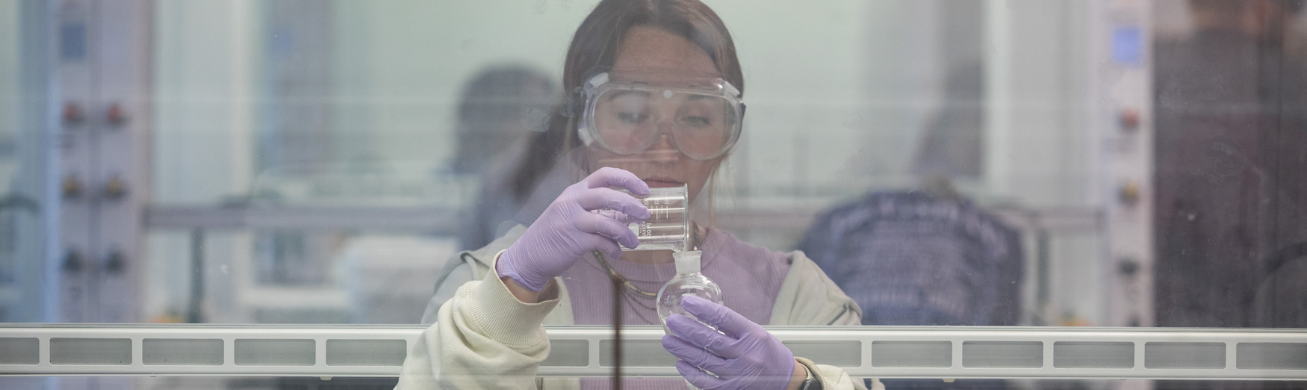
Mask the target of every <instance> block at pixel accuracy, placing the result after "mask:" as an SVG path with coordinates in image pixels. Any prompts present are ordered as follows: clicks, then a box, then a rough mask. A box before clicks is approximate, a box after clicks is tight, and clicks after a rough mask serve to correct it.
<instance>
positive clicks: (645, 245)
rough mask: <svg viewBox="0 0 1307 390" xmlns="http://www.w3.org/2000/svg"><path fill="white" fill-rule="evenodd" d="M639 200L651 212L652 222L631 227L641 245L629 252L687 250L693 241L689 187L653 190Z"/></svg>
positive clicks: (638, 197)
mask: <svg viewBox="0 0 1307 390" xmlns="http://www.w3.org/2000/svg"><path fill="white" fill-rule="evenodd" d="M622 192H627V193H630V192H628V191H625V190H623V191H622ZM636 198H637V199H640V203H643V204H644V207H646V208H648V209H649V219H647V220H645V221H644V222H641V223H632V224H631V225H630V227H631V231H632V232H635V236H636V237H637V238H639V239H640V245H639V246H637V247H636V248H635V249H627V250H632V251H640V250H646V251H647V250H668V249H670V250H673V251H681V250H685V248H686V244H687V243H688V242H689V241H690V210H689V206H690V199H689V187H687V186H686V185H684V184H682V185H681V186H680V187H660V188H650V189H649V195H648V196H643V197H641V196H637V197H636Z"/></svg>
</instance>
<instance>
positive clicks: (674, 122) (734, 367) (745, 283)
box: [397, 0, 862, 390]
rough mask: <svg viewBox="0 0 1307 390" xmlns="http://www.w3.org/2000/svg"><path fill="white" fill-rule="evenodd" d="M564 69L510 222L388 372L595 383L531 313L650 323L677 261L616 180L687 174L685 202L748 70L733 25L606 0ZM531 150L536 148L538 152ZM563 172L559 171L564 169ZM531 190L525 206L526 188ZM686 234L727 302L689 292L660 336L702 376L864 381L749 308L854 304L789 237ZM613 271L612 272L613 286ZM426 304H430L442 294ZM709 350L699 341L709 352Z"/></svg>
mask: <svg viewBox="0 0 1307 390" xmlns="http://www.w3.org/2000/svg"><path fill="white" fill-rule="evenodd" d="M563 86H564V88H565V91H573V93H572V95H571V96H570V97H569V99H568V101H567V103H566V104H564V105H563V107H562V108H561V109H560V110H559V112H558V114H557V115H555V116H553V117H552V118H551V120H550V127H549V129H548V130H547V132H546V133H544V134H543V135H542V137H554V138H544V139H542V142H541V143H542V144H543V145H544V146H545V148H544V149H540V150H537V152H539V151H545V152H547V153H546V154H547V155H548V156H549V157H550V158H548V159H546V158H542V157H540V156H536V157H533V158H527V164H528V165H526V166H525V168H526V169H524V172H525V173H524V174H523V175H522V176H523V177H535V176H537V175H534V174H532V173H531V172H533V170H534V172H539V171H538V170H540V169H544V168H541V167H542V166H543V165H544V164H542V162H543V161H548V160H552V159H553V156H554V155H557V154H562V156H561V157H559V158H558V159H557V161H558V162H557V163H555V164H554V165H553V166H552V169H550V170H549V173H548V174H547V175H544V178H543V179H541V180H540V181H541V182H540V184H539V185H538V186H537V187H536V190H535V191H534V194H533V195H532V198H533V199H532V200H528V201H527V203H526V208H525V209H524V210H523V212H522V213H519V218H518V220H519V221H521V222H523V223H524V224H526V225H529V226H526V227H522V226H518V227H517V228H514V229H512V230H511V231H509V232H508V233H507V234H506V235H505V236H504V237H501V238H500V239H498V240H496V241H495V242H492V243H491V244H490V245H488V246H487V247H485V248H482V249H480V250H477V251H473V252H464V253H461V254H460V255H458V256H456V258H457V259H458V261H451V262H450V263H449V264H450V265H448V266H447V267H446V269H447V271H446V272H445V273H444V275H443V276H442V281H441V282H439V283H438V284H439V287H438V292H437V296H436V297H435V298H433V299H432V305H431V306H429V308H428V316H427V317H428V319H431V320H435V322H436V325H433V326H431V327H430V328H428V329H427V330H426V331H424V332H423V335H422V341H421V342H419V343H416V344H415V345H413V346H412V347H411V349H410V351H409V356H408V359H407V360H406V361H405V363H404V369H403V371H402V374H401V377H400V384H399V386H398V387H397V388H403V389H414V388H435V387H441V388H537V387H543V388H546V389H552V388H578V387H579V388H607V387H608V386H609V382H610V380H608V379H605V378H587V379H582V380H576V379H571V380H567V379H557V380H554V379H549V380H542V381H540V382H539V383H538V382H537V380H536V378H535V373H536V368H537V367H538V365H539V364H540V362H542V361H543V360H544V359H545V358H546V357H547V356H548V353H549V345H548V340H547V339H546V338H545V334H544V330H543V328H542V326H541V325H542V324H551V325H554V324H557V325H564V324H596V325H607V324H611V323H612V318H613V315H612V313H611V308H612V299H622V300H623V306H625V307H626V310H624V311H623V313H622V319H621V321H622V323H623V324H649V325H652V324H658V323H659V319H658V315H657V313H656V311H655V309H654V304H653V301H654V300H653V296H654V295H655V293H656V292H657V291H658V288H659V286H661V285H662V284H663V283H664V282H665V281H667V280H668V279H670V278H671V277H672V276H673V275H674V274H675V271H674V267H673V265H672V257H671V252H670V251H627V252H623V251H622V249H621V247H626V248H634V247H636V246H637V245H638V241H637V240H636V237H635V235H634V234H633V233H632V232H631V231H630V230H629V229H628V228H627V225H626V223H627V222H633V221H639V220H643V219H645V218H648V216H649V214H648V210H647V209H645V207H644V206H643V205H641V204H640V203H639V202H638V201H637V200H636V199H635V198H634V197H632V196H631V195H628V194H625V193H622V192H619V191H616V190H614V188H618V189H625V190H626V191H629V192H630V193H632V194H635V195H637V196H638V195H644V194H647V193H648V191H649V187H650V186H680V185H686V186H687V187H688V192H689V195H690V197H691V200H692V203H697V204H700V205H704V204H710V202H708V196H707V194H706V192H705V191H704V189H705V188H706V187H707V185H708V182H709V181H710V178H711V177H712V176H713V174H714V173H715V172H716V170H717V168H718V167H719V166H720V164H721V162H722V160H723V159H725V158H726V156H727V154H728V152H729V151H730V148H731V146H732V145H733V144H734V142H735V140H736V139H738V137H739V132H740V129H741V126H740V121H741V120H742V118H743V109H744V107H743V104H742V103H740V100H739V99H740V95H741V93H740V91H742V90H743V87H744V80H743V76H742V74H741V71H740V66H739V62H738V60H737V58H736V55H735V48H734V43H732V41H731V37H730V34H729V33H728V32H727V31H726V28H725V26H724V25H723V23H722V22H721V20H720V19H719V18H718V17H717V15H716V14H715V13H713V11H712V10H711V9H709V8H708V7H707V6H705V5H703V4H702V3H699V2H698V1H696V0H604V1H602V2H601V3H600V4H599V5H598V6H596V7H595V10H594V11H593V12H592V13H591V14H590V15H589V16H588V17H587V18H586V19H585V21H584V22H582V24H581V26H580V28H578V29H577V32H576V35H575V36H574V37H573V40H572V44H571V46H570V48H569V50H568V53H567V60H566V63H565V67H564V78H563ZM533 160H534V162H532V161H533ZM558 183H565V184H566V187H565V188H562V189H558V188H557V187H561V186H562V185H559V184H558ZM533 205H534V206H533ZM691 231H692V234H691V235H692V238H691V241H692V243H691V244H690V245H691V246H694V247H697V248H699V249H700V250H702V252H703V260H702V262H703V273H704V274H706V275H708V276H709V277H711V278H713V279H714V280H716V281H717V282H718V284H719V285H720V286H721V287H722V291H723V301H724V303H725V305H724V306H722V305H717V304H714V303H711V302H708V301H704V300H697V301H696V300H692V299H687V300H686V301H685V304H684V306H685V308H686V310H687V311H689V312H690V313H692V314H695V316H696V317H698V318H699V319H701V320H703V321H705V322H706V323H709V324H712V325H714V326H716V327H717V328H718V329H720V330H722V331H723V333H725V334H722V333H718V332H715V331H713V330H712V329H710V328H708V327H707V326H704V325H703V324H701V323H699V322H696V321H694V320H692V319H689V318H687V317H684V316H679V315H673V316H671V317H669V318H668V320H667V324H668V327H669V328H670V329H671V331H672V332H673V334H674V335H669V336H667V337H665V338H664V339H663V346H664V348H666V349H667V351H668V352H670V353H671V354H672V355H675V356H676V357H678V358H679V359H680V360H681V361H680V362H678V363H677V370H678V371H679V372H680V373H681V374H682V376H683V377H684V378H685V379H686V380H687V381H689V382H690V383H692V384H694V385H695V386H696V387H699V388H703V389H744V388H750V389H753V388H758V389H778V390H779V389H798V388H802V387H803V386H805V385H806V386H807V388H818V387H820V388H824V389H853V388H861V387H862V385H861V383H854V382H853V381H852V380H850V378H849V376H848V375H847V374H845V373H844V372H843V371H842V370H840V369H838V368H835V367H829V366H821V365H816V364H813V363H812V362H811V361H810V360H807V359H804V358H801V357H795V356H793V355H792V354H791V353H790V351H789V350H788V349H787V348H785V346H784V345H782V344H781V343H780V341H779V340H777V339H776V338H775V337H774V336H772V335H770V334H769V333H767V332H766V331H765V330H763V329H762V327H761V326H759V324H772V325H784V324H792V325H830V324H841V325H854V324H858V323H859V321H860V318H861V310H859V309H858V307H857V304H855V303H854V302H853V301H852V300H850V299H849V298H848V297H847V296H845V295H844V293H843V292H842V291H840V289H839V288H838V287H836V286H835V284H834V283H832V282H831V281H830V279H829V278H827V277H826V276H825V275H824V274H823V273H822V272H821V271H820V270H819V269H818V268H817V267H816V265H814V264H813V263H812V262H811V261H810V260H808V258H806V257H805V256H804V255H803V254H802V253H800V252H794V253H789V254H785V253H778V252H772V251H768V250H765V249H762V248H757V247H754V246H751V245H749V244H746V243H744V242H741V241H739V240H738V239H736V238H735V237H734V236H732V235H731V234H729V233H727V232H724V231H721V230H718V229H713V228H710V227H702V226H699V225H695V226H694V227H692V229H691ZM610 276H613V277H618V278H621V279H622V281H623V282H624V283H622V285H623V290H622V294H620V296H617V297H614V296H613V293H612V285H611V281H610ZM437 308H438V309H437ZM709 351H711V352H709ZM708 373H711V375H710V374H708ZM627 379H628V380H626V381H625V382H624V383H623V388H626V389H639V388H648V389H655V388H657V389H673V388H678V389H684V388H685V381H681V380H680V379H675V378H652V379H650V378H645V379H640V378H627Z"/></svg>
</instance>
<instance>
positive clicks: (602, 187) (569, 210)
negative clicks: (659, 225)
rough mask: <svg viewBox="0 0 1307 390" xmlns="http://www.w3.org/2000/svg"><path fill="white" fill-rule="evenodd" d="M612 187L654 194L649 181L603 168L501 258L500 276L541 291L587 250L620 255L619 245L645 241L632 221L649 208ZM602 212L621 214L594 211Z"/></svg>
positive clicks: (554, 206)
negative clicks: (615, 213)
mask: <svg viewBox="0 0 1307 390" xmlns="http://www.w3.org/2000/svg"><path fill="white" fill-rule="evenodd" d="M609 187H619V188H625V189H626V190H627V191H631V193H632V194H635V195H637V196H644V195H648V194H649V185H647V184H645V183H644V181H643V180H640V178H638V177H636V176H635V174H632V173H631V172H627V171H624V170H621V169H617V168H607V167H605V168H600V169H599V170H597V171H595V172H594V173H592V174H590V176H588V177H586V178H585V179H584V180H581V182H579V183H576V184H573V185H571V186H568V187H567V189H565V190H563V193H562V194H561V195H558V198H557V199H554V202H553V203H550V204H549V207H548V208H546V209H545V212H544V213H543V214H541V215H540V218H537V219H536V221H535V223H532V224H531V226H529V227H527V228H526V232H525V233H522V237H521V238H519V239H518V240H517V242H514V243H513V245H512V246H509V247H508V249H507V250H505V251H504V254H502V255H500V256H499V262H498V263H497V266H496V268H497V271H498V273H499V276H501V277H506V278H509V279H512V281H513V282H516V283H517V284H518V285H520V286H522V287H524V288H526V289H528V290H531V291H533V292H539V291H540V290H543V289H544V288H545V285H547V284H548V283H549V281H550V280H552V279H553V278H554V277H557V276H558V275H561V274H562V273H563V271H566V270H567V269H568V268H571V267H572V263H574V262H576V260H577V259H579V258H581V256H583V255H585V254H587V253H590V252H592V251H596V250H597V251H599V252H601V253H603V254H604V256H607V257H608V258H610V259H616V258H620V257H621V256H622V249H621V248H620V247H618V244H619V243H620V244H621V245H622V246H625V247H627V248H635V246H636V245H639V240H638V239H636V236H635V233H633V232H631V229H630V228H629V227H628V224H629V223H631V222H639V221H644V220H646V219H648V218H649V209H647V208H645V207H644V205H643V204H641V203H640V201H639V200H638V199H636V198H635V197H634V196H631V195H628V194H625V193H622V192H619V191H617V190H613V189H611V188H609ZM602 210H611V211H616V212H618V213H620V215H616V216H613V214H614V213H607V215H605V214H601V213H597V212H591V211H602ZM619 218H620V219H622V220H621V221H619V220H618V219H619Z"/></svg>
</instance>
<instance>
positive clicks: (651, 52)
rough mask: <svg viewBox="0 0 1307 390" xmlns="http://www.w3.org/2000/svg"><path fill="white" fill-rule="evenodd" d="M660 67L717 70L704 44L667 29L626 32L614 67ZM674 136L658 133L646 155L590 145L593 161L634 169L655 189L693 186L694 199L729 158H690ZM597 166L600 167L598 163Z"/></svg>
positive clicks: (643, 28)
mask: <svg viewBox="0 0 1307 390" xmlns="http://www.w3.org/2000/svg"><path fill="white" fill-rule="evenodd" d="M633 68H635V69H639V68H657V69H667V70H674V71H683V72H685V74H700V75H701V74H715V73H717V67H716V66H715V65H714V64H713V61H712V58H711V57H709V56H708V53H706V52H704V51H703V49H701V48H699V46H697V45H695V44H694V43H691V42H690V41H689V40H686V39H685V38H682V37H681V36H679V35H676V34H672V33H670V32H667V31H666V30H663V29H660V28H657V27H649V26H636V27H632V28H631V29H630V30H627V31H626V35H625V36H624V37H623V38H622V46H621V47H620V48H618V52H617V58H616V60H615V61H614V63H613V70H614V71H615V72H616V71H620V70H623V69H633ZM672 142H673V140H672V137H671V135H670V134H667V133H666V132H664V133H662V134H661V135H659V136H658V139H657V141H655V142H654V144H653V146H650V147H649V150H646V151H644V152H641V153H637V154H632V155H618V154H615V153H612V152H609V151H606V150H603V149H601V148H599V147H597V146H590V147H587V148H586V151H587V153H588V154H589V156H590V161H593V162H596V163H597V165H598V166H606V167H614V168H621V169H625V170H627V171H631V173H634V174H635V175H636V176H638V177H639V178H640V179H642V180H644V181H645V183H648V184H649V186H650V187H675V186H680V185H681V184H686V185H688V186H689V191H690V194H689V195H690V199H691V200H694V199H695V198H696V197H697V196H698V195H699V192H700V190H702V189H703V187H704V185H705V183H707V182H708V177H709V176H711V175H712V172H713V170H715V169H716V168H717V166H718V165H719V164H721V160H722V159H723V158H725V156H723V157H718V158H716V159H712V160H708V161H699V160H695V159H691V158H689V157H686V156H685V155H684V154H681V152H680V151H678V150H677V149H676V145H673V144H672ZM596 168H597V167H596Z"/></svg>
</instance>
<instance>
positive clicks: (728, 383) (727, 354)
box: [663, 296, 803, 390]
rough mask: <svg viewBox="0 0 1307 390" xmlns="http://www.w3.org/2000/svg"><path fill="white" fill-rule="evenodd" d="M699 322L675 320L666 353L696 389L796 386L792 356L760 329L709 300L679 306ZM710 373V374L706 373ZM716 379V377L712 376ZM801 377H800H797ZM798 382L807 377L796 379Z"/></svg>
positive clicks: (677, 317)
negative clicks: (715, 329)
mask: <svg viewBox="0 0 1307 390" xmlns="http://www.w3.org/2000/svg"><path fill="white" fill-rule="evenodd" d="M681 306H682V307H684V308H685V310H686V311H688V312H690V314H693V315H694V316H695V317H698V318H699V320H701V321H703V322H704V323H707V324H709V325H712V326H715V327H717V329H719V330H721V331H722V332H725V333H726V334H722V333H718V332H717V331H714V330H713V329H712V328H709V327H707V326H704V324H702V323H699V322H698V321H695V320H694V319H692V318H689V317H686V316H683V315H679V314H672V315H671V316H668V317H667V327H668V328H669V329H671V331H672V333H673V334H672V335H667V336H663V348H665V349H667V352H671V354H672V355H674V356H676V357H677V358H679V359H681V361H679V362H676V370H677V371H680V372H681V376H683V377H685V379H686V380H688V381H690V384H693V385H694V386H695V387H698V388H700V389H704V390H716V389H777V390H780V389H785V388H788V387H790V384H791V383H792V382H794V383H797V381H795V380H794V377H795V375H796V374H795V372H796V368H797V367H795V365H796V364H798V363H796V362H795V361H794V354H792V353H790V349H789V348H786V347H785V345H783V344H781V341H780V340H778V339H776V336H772V335H771V333H767V330H766V329H763V328H762V326H759V325H758V324H755V323H753V321H749V319H747V318H744V316H742V315H739V314H738V313H736V312H734V311H732V310H731V309H728V308H726V307H725V306H722V305H718V304H716V303H713V302H711V301H709V300H707V299H703V298H699V297H695V296H687V297H685V298H684V299H683V300H682V301H681ZM704 371H707V372H704ZM709 372H710V373H712V374H709ZM797 372H799V373H802V371H797ZM798 379H799V380H800V381H801V380H802V379H803V377H799V378H798Z"/></svg>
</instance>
